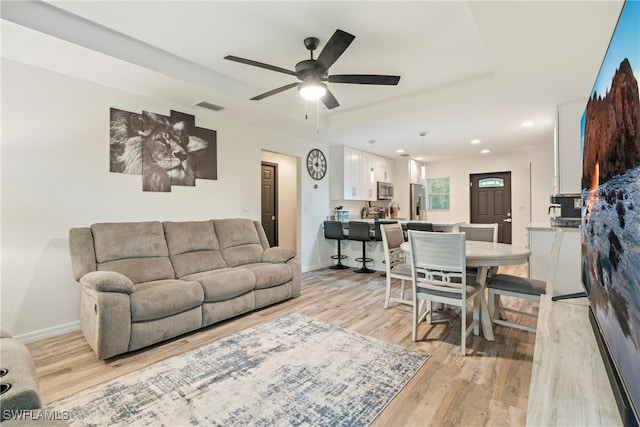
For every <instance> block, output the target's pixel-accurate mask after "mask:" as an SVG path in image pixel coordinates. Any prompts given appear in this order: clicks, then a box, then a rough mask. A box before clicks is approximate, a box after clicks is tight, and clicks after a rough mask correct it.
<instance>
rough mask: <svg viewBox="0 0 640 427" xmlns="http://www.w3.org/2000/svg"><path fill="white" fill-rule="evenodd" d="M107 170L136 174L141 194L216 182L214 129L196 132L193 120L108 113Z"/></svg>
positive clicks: (179, 115)
mask: <svg viewBox="0 0 640 427" xmlns="http://www.w3.org/2000/svg"><path fill="white" fill-rule="evenodd" d="M110 118H111V122H110V150H111V153H110V157H111V169H110V170H111V172H117V173H127V174H142V189H143V191H156V192H169V191H171V186H172V185H181V186H195V179H196V177H197V178H204V179H217V167H216V131H213V130H209V129H203V128H198V127H196V126H195V125H194V122H195V118H194V116H191V115H188V114H184V113H179V112H175V111H172V112H171V116H170V117H167V116H162V115H159V114H155V113H150V112H147V111H144V112H143V113H142V114H136V113H131V112H128V111H124V110H118V109H114V108H112V109H111V114H110Z"/></svg>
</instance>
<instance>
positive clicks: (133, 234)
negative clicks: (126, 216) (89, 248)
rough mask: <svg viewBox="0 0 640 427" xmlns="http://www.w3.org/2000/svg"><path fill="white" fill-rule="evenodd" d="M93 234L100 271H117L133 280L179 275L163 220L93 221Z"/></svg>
mask: <svg viewBox="0 0 640 427" xmlns="http://www.w3.org/2000/svg"><path fill="white" fill-rule="evenodd" d="M91 234H92V235H93V245H94V248H95V255H96V264H97V269H98V271H105V270H110V271H117V272H118V273H122V274H124V275H125V276H127V277H128V278H129V279H131V281H132V282H133V283H141V282H149V281H152V280H162V279H174V278H175V273H174V271H173V267H172V266H171V261H170V260H169V250H168V248H167V242H166V241H165V238H164V228H163V227H162V224H161V223H160V222H157V221H149V222H119V223H100V224H93V225H92V226H91Z"/></svg>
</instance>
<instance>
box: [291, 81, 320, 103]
mask: <svg viewBox="0 0 640 427" xmlns="http://www.w3.org/2000/svg"><path fill="white" fill-rule="evenodd" d="M298 93H300V96H302V97H303V98H305V99H309V100H316V99H320V98H322V97H323V96H324V95H325V94H326V93H327V85H325V84H324V83H322V82H319V81H315V80H309V81H306V82H302V83H300V85H299V86H298Z"/></svg>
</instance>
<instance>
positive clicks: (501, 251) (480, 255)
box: [400, 240, 531, 341]
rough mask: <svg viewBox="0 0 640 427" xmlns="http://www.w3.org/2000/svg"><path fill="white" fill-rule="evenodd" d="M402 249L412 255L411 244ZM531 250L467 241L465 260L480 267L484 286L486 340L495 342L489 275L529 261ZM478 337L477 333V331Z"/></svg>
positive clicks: (482, 304) (482, 313)
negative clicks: (491, 270)
mask: <svg viewBox="0 0 640 427" xmlns="http://www.w3.org/2000/svg"><path fill="white" fill-rule="evenodd" d="M400 248H401V249H402V250H403V251H405V252H407V253H408V254H410V253H411V244H410V243H409V242H404V243H402V244H401V245H400ZM530 255H531V250H530V249H527V248H525V247H523V246H515V245H511V244H507V243H494V242H479V241H475V240H467V241H466V242H465V258H466V261H467V267H478V275H477V278H478V283H479V284H480V285H481V286H482V296H483V297H482V298H481V299H480V323H481V325H482V332H483V334H484V337H485V339H487V340H488V341H493V340H494V336H493V328H492V322H491V316H490V315H489V309H488V308H487V300H486V298H485V292H484V289H485V287H486V285H487V273H488V272H489V268H491V267H499V266H502V265H519V264H524V263H525V262H527V261H528V260H529V256H530ZM476 335H477V331H476Z"/></svg>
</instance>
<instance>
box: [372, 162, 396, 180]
mask: <svg viewBox="0 0 640 427" xmlns="http://www.w3.org/2000/svg"><path fill="white" fill-rule="evenodd" d="M375 170H376V181H382V182H389V183H391V184H394V183H395V181H396V178H395V176H396V162H395V161H394V160H390V159H387V158H385V157H377V160H376V166H375Z"/></svg>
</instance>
